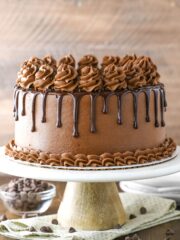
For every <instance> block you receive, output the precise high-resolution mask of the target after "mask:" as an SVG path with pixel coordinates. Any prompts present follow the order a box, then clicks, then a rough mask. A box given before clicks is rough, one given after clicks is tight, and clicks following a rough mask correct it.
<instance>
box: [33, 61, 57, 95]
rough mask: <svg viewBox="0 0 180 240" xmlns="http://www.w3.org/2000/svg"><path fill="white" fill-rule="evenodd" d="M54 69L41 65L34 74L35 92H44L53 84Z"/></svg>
mask: <svg viewBox="0 0 180 240" xmlns="http://www.w3.org/2000/svg"><path fill="white" fill-rule="evenodd" d="M54 74H55V72H54V69H53V68H52V67H50V66H49V65H45V64H44V65H42V66H41V67H40V68H39V70H38V72H37V73H36V74H35V81H34V84H33V85H34V88H35V90H39V91H45V90H47V89H49V88H50V87H51V86H52V85H53V83H54Z"/></svg>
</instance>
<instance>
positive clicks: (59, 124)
mask: <svg viewBox="0 0 180 240" xmlns="http://www.w3.org/2000/svg"><path fill="white" fill-rule="evenodd" d="M56 97H57V122H56V127H57V128H60V127H62V120H61V113H62V101H63V94H61V95H59V96H56Z"/></svg>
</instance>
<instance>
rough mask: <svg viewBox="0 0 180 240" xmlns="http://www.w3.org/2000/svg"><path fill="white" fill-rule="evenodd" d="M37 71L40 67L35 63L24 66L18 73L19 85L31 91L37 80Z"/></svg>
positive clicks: (17, 81) (27, 63)
mask: <svg viewBox="0 0 180 240" xmlns="http://www.w3.org/2000/svg"><path fill="white" fill-rule="evenodd" d="M37 71H38V67H37V66H36V65H34V64H33V63H31V62H26V64H23V65H22V67H21V69H20V71H19V72H18V78H17V80H16V83H17V85H19V86H20V87H22V88H23V89H29V88H30V87H31V86H32V84H33V82H34V80H35V74H36V72H37Z"/></svg>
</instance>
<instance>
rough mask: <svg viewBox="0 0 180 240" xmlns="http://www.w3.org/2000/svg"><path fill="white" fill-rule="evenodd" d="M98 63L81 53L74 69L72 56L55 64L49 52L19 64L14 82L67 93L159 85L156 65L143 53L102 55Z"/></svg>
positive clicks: (37, 88)
mask: <svg viewBox="0 0 180 240" xmlns="http://www.w3.org/2000/svg"><path fill="white" fill-rule="evenodd" d="M64 64H65V65H66V67H65V65H64ZM100 65H101V67H99V66H98V60H97V58H96V57H95V56H94V55H85V56H83V57H82V58H81V59H80V61H79V62H78V67H77V69H76V67H75V59H74V57H73V56H72V55H68V56H65V57H63V58H61V59H60V60H59V62H58V63H57V62H56V59H54V58H53V57H52V56H50V55H48V56H46V57H44V58H43V59H40V58H37V57H32V58H30V59H29V60H27V61H25V62H24V64H23V65H22V66H21V69H20V71H19V72H18V78H17V81H16V84H17V86H18V87H20V88H22V89H29V88H31V89H32V90H33V89H34V90H36V91H46V90H47V89H49V88H50V89H52V90H58V91H67V92H68V91H69V92H72V91H79V90H82V91H86V92H93V91H97V90H99V91H104V89H106V90H109V91H112V92H113V91H118V90H120V89H127V88H129V89H137V88H141V87H144V86H153V85H157V84H160V81H159V78H160V75H159V73H158V71H157V67H156V65H155V64H154V63H153V62H152V60H151V59H150V58H149V57H146V56H139V57H138V56H136V55H126V56H124V57H120V56H105V57H104V58H103V60H102V63H100ZM62 66H64V67H62ZM67 66H70V67H67ZM57 68H58V69H59V70H58V72H57ZM60 69H61V70H60ZM63 69H64V70H63ZM65 71H66V74H65ZM60 72H61V73H60ZM62 72H63V73H62ZM63 74H65V76H66V77H65V76H64V75H63ZM46 75H47V76H46ZM59 77H60V78H59ZM69 77H70V78H71V79H69ZM64 78H66V80H64ZM42 80H43V81H42ZM54 82H56V84H55V85H54ZM63 82H64V83H63Z"/></svg>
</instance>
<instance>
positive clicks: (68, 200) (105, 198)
mask: <svg viewBox="0 0 180 240" xmlns="http://www.w3.org/2000/svg"><path fill="white" fill-rule="evenodd" d="M179 171H180V147H177V150H176V153H175V154H174V155H173V156H172V159H166V160H164V161H160V162H159V163H158V164H154V163H153V164H151V165H142V166H138V167H135V166H134V167H132V168H129V167H127V168H126V167H124V168H121V169H116V168H109V170H107V169H106V170H105V169H102V170H82V169H81V170H79V169H78V168H77V169H73V170H68V169H55V168H46V167H40V166H36V165H29V164H24V163H23V162H22V161H18V160H14V159H13V158H11V157H8V156H6V155H5V154H4V148H3V147H0V172H2V173H6V174H9V175H13V176H18V177H26V178H35V179H41V180H48V181H66V182H68V184H67V186H66V190H65V193H64V197H63V200H62V202H61V205H60V207H59V210H58V220H59V222H60V224H61V225H62V226H63V227H74V228H76V229H81V230H105V229H110V228H113V227H115V226H116V225H118V224H120V225H122V224H124V223H125V221H126V214H125V212H124V210H123V206H122V204H121V201H120V199H119V194H118V190H117V187H116V184H115V182H116V181H122V180H123V181H125V180H126V181H128V180H138V179H139V180H140V179H147V178H156V177H160V176H165V175H170V174H173V173H176V172H179Z"/></svg>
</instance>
